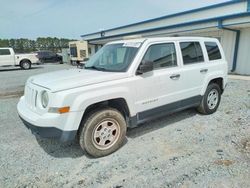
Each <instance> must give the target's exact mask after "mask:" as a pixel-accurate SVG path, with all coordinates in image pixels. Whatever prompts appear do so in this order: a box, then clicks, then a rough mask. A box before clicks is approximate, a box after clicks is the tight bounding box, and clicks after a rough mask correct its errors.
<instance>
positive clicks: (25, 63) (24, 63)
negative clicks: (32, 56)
mask: <svg viewBox="0 0 250 188" xmlns="http://www.w3.org/2000/svg"><path fill="white" fill-rule="evenodd" d="M20 67H21V68H22V69H24V70H28V69H30V68H31V62H30V61H29V60H22V61H21V63H20Z"/></svg>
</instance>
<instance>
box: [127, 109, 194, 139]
mask: <svg viewBox="0 0 250 188" xmlns="http://www.w3.org/2000/svg"><path fill="white" fill-rule="evenodd" d="M196 114H197V112H196V110H195V109H194V108H190V109H187V110H184V111H180V112H176V113H173V114H169V115H166V116H163V117H161V118H157V119H156V120H152V121H147V122H145V123H143V124H141V125H138V127H136V128H129V129H128V131H127V137H129V138H136V137H140V136H142V135H144V134H147V133H149V132H153V131H156V130H158V129H161V128H164V127H166V126H169V125H172V124H174V123H176V122H178V121H182V120H184V119H188V118H191V117H193V116H195V115H196Z"/></svg>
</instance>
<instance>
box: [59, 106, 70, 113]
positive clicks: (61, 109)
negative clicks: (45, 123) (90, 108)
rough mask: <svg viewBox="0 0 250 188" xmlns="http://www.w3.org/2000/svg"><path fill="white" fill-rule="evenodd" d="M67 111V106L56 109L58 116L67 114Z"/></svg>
mask: <svg viewBox="0 0 250 188" xmlns="http://www.w3.org/2000/svg"><path fill="white" fill-rule="evenodd" d="M69 110H70V107H69V106H65V107H62V108H58V112H59V113H60V114H63V113H67V112H69Z"/></svg>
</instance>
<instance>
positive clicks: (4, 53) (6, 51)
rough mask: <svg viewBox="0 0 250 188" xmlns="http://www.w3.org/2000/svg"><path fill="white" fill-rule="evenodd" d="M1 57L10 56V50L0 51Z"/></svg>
mask: <svg viewBox="0 0 250 188" xmlns="http://www.w3.org/2000/svg"><path fill="white" fill-rule="evenodd" d="M0 55H10V50H9V49H0Z"/></svg>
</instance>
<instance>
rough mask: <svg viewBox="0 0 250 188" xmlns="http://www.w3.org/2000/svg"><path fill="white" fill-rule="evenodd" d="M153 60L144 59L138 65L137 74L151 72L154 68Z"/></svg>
mask: <svg viewBox="0 0 250 188" xmlns="http://www.w3.org/2000/svg"><path fill="white" fill-rule="evenodd" d="M153 64H154V62H153V61H148V60H146V61H142V62H141V64H140V65H139V67H138V70H137V74H143V73H146V72H150V71H152V70H153Z"/></svg>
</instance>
